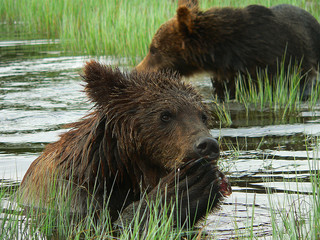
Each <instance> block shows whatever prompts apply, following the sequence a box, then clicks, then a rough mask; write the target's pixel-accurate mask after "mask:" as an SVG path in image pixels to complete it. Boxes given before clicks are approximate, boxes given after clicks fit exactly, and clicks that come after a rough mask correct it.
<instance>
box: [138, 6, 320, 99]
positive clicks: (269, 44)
mask: <svg viewBox="0 0 320 240" xmlns="http://www.w3.org/2000/svg"><path fill="white" fill-rule="evenodd" d="M283 59H284V66H286V67H288V66H289V64H290V61H291V62H292V65H293V64H294V63H298V64H300V63H301V74H307V76H305V77H304V78H303V79H302V81H301V83H302V84H301V88H302V89H301V90H304V91H303V92H304V96H305V97H308V95H310V91H311V87H312V84H313V83H314V81H315V79H317V70H318V64H319V61H320V25H319V23H318V22H317V20H316V19H315V18H314V17H313V16H312V15H311V14H309V13H308V12H306V11H305V10H303V9H300V8H298V7H295V6H291V5H286V4H283V5H278V6H275V7H271V8H266V7H263V6H258V5H250V6H247V7H245V8H230V7H225V8H211V9H209V10H207V11H199V8H198V1H197V0H192V1H191V0H184V1H179V7H178V9H177V14H176V16H175V17H173V18H172V19H171V20H169V21H168V22H166V23H164V24H163V25H162V26H161V27H160V28H159V29H158V31H157V33H156V34H155V36H154V37H153V39H152V42H151V44H150V48H149V52H148V54H147V56H146V57H145V58H144V59H143V60H142V62H141V63H140V64H139V65H138V66H137V67H136V69H137V71H159V70H163V69H171V70H176V71H178V72H179V73H180V74H181V75H184V76H189V75H192V74H194V73H197V72H209V73H211V74H212V75H213V77H212V83H213V87H214V90H215V92H216V94H217V95H218V96H219V97H220V98H224V91H225V89H227V91H229V94H230V96H231V97H234V96H235V79H236V78H237V77H238V76H239V74H240V75H243V76H247V74H248V73H249V74H250V75H251V77H252V79H256V78H257V74H258V73H257V71H258V72H259V69H260V70H261V69H265V68H267V70H268V74H269V77H270V78H271V79H272V80H273V81H275V80H276V79H275V78H276V77H275V76H276V75H277V71H278V67H279V63H280V62H281V61H283ZM305 84H306V86H305V88H304V85H305Z"/></svg>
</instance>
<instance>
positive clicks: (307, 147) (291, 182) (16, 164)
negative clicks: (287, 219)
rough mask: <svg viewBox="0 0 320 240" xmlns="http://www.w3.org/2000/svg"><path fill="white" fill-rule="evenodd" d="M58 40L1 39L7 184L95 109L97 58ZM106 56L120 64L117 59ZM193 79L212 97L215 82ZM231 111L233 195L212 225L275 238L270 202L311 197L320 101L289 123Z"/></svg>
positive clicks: (1, 127) (225, 161)
mask: <svg viewBox="0 0 320 240" xmlns="http://www.w3.org/2000/svg"><path fill="white" fill-rule="evenodd" d="M58 44H59V42H58V41H51V42H48V41H46V40H27V41H24V40H19V41H0V179H2V180H3V184H9V185H10V184H14V183H16V182H19V181H20V180H21V179H22V177H23V175H24V173H25V172H26V170H27V169H28V167H29V165H30V164H31V162H32V161H33V160H34V159H35V158H36V157H37V156H38V155H39V154H40V152H41V151H42V149H43V148H44V146H45V145H46V144H47V143H50V142H53V141H56V140H57V139H58V135H59V134H60V133H62V132H64V131H66V129H63V128H62V126H63V125H64V124H66V123H70V122H73V121H76V120H78V119H79V118H80V117H82V116H84V115H85V114H86V113H88V112H89V110H90V107H91V104H90V103H89V102H88V101H87V99H86V97H85V94H84V93H83V92H82V89H83V88H82V86H81V80H80V77H79V75H78V73H79V71H80V70H81V67H82V66H83V63H84V62H85V61H86V60H87V59H89V57H88V56H76V57H75V56H66V55H62V54H61V52H59V50H58ZM102 61H104V62H105V63H107V64H113V62H112V60H111V58H110V59H109V58H107V57H106V58H104V59H103V60H102ZM190 81H192V83H193V84H194V85H195V86H196V87H198V88H199V89H200V91H202V92H203V93H204V95H205V96H206V100H208V101H209V100H210V98H209V96H210V95H209V94H208V92H210V80H209V79H208V78H206V77H201V78H196V79H192V80H190ZM230 109H231V110H230V111H231V117H232V122H233V123H232V125H231V126H230V127H228V128H219V127H217V128H214V129H212V130H211V132H212V135H213V136H215V137H220V138H221V144H222V148H223V150H224V151H223V153H222V160H221V162H222V165H224V166H225V168H226V169H228V171H229V174H230V179H231V181H232V185H233V194H232V196H231V197H230V198H228V199H227V200H226V203H225V204H223V205H222V209H221V211H219V212H217V213H215V214H212V215H211V216H209V217H208V220H207V223H206V224H207V229H208V230H215V231H216V233H215V234H216V236H217V238H219V239H224V238H225V239H228V238H230V237H232V236H233V235H234V234H235V235H237V236H239V233H240V236H241V234H242V233H243V235H244V236H246V234H247V232H248V231H247V229H248V228H249V229H250V228H251V229H252V231H251V232H252V234H254V235H255V236H256V237H262V238H268V237H270V238H272V237H271V236H272V225H271V211H270V207H272V206H273V207H274V206H277V209H279V210H280V209H289V208H290V207H291V206H292V204H300V203H308V202H310V197H309V195H308V193H310V192H312V187H311V183H310V170H315V171H316V172H317V173H318V170H319V169H320V167H319V164H318V160H319V151H320V146H319V139H320V138H318V137H319V136H320V110H319V109H320V104H319V106H317V107H316V108H315V109H314V110H313V111H309V110H307V108H302V110H301V111H300V112H299V113H297V115H296V116H293V117H288V118H286V120H282V119H281V117H279V116H277V114H275V113H273V112H268V111H265V112H262V111H251V112H250V113H249V115H247V114H246V113H245V111H244V109H243V108H242V107H241V106H237V105H236V104H235V105H234V106H233V105H230ZM268 193H271V194H268ZM306 206H308V204H306ZM307 211H308V207H306V212H307ZM275 218H277V216H275ZM249 232H250V231H249Z"/></svg>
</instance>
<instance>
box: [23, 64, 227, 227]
mask: <svg viewBox="0 0 320 240" xmlns="http://www.w3.org/2000/svg"><path fill="white" fill-rule="evenodd" d="M83 79H84V81H85V82H86V86H85V91H86V93H87V95H88V96H89V98H90V99H91V100H92V101H93V102H94V103H95V110H94V111H93V112H92V113H91V114H89V115H88V116H87V117H86V118H84V119H83V120H81V121H80V122H77V123H74V124H72V125H71V127H72V129H71V130H69V131H68V132H66V133H64V134H63V135H61V138H60V140H59V141H57V142H55V143H52V144H49V145H48V146H47V147H46V149H45V150H44V152H43V153H42V155H41V156H39V157H38V158H37V159H36V160H35V161H34V162H33V163H32V164H31V166H30V168H29V169H28V171H27V173H26V174H25V177H24V179H23V181H22V183H21V188H20V192H21V194H22V198H23V200H24V203H25V204H31V203H32V204H33V205H36V206H38V205H39V206H40V207H46V206H48V205H50V201H52V200H54V199H51V197H50V196H49V195H50V194H49V193H50V190H49V189H50V186H51V185H52V183H53V182H56V183H57V184H56V186H57V187H58V188H59V189H64V191H67V192H68V193H70V194H71V196H72V204H71V205H72V209H73V211H75V212H80V213H83V214H86V211H87V203H88V198H89V200H90V199H91V200H90V202H93V207H94V208H95V210H96V211H97V212H99V211H100V210H101V209H102V208H103V207H104V206H105V205H106V202H107V201H108V208H109V212H110V216H111V219H112V221H115V220H116V219H117V218H118V217H119V213H120V212H121V211H122V210H123V209H125V211H124V214H122V215H121V221H130V220H131V219H132V211H133V209H134V206H135V205H136V204H138V203H139V202H140V201H139V200H140V198H141V196H142V194H143V193H145V192H146V193H148V196H149V197H150V198H153V197H155V196H156V194H157V191H158V190H159V191H160V192H163V190H164V189H167V188H168V194H169V195H168V201H169V202H170V201H171V198H174V192H175V191H174V190H175V188H174V183H175V181H176V179H177V176H176V170H177V168H181V171H180V173H181V175H180V185H181V186H180V190H179V191H180V194H181V196H184V197H183V198H184V199H185V201H184V203H183V205H181V208H182V209H184V208H185V209H187V205H186V204H187V201H186V200H187V199H188V202H190V203H193V202H194V205H195V203H197V202H199V201H200V202H201V201H202V202H203V203H202V205H201V206H199V209H198V210H196V209H194V210H192V211H193V212H189V214H187V215H185V216H184V218H185V221H186V220H187V218H192V219H195V220H199V219H200V218H201V217H203V216H204V214H205V211H204V210H205V209H206V207H207V204H208V201H209V203H210V202H211V203H212V209H213V208H214V207H216V206H217V205H218V203H219V200H220V199H221V198H222V196H223V195H226V194H225V193H229V192H230V187H229V185H228V184H227V185H226V180H225V179H224V177H223V174H222V173H221V172H220V171H219V170H218V169H217V167H216V165H215V164H216V161H217V158H218V157H219V146H218V143H217V142H216V141H215V140H214V139H213V138H212V137H211V135H210V133H209V130H208V128H207V125H206V124H207V122H206V119H207V109H206V107H205V106H204V105H203V104H202V101H201V96H200V95H199V94H198V93H197V92H196V91H195V90H194V89H193V88H192V87H191V86H190V85H186V84H184V83H182V82H181V81H180V79H179V77H178V76H177V75H176V74H169V73H150V74H148V73H140V74H139V73H136V72H133V73H121V72H120V71H119V69H112V68H111V67H107V66H103V65H101V64H100V63H98V62H95V61H91V62H88V63H87V64H86V66H85V68H84V73H83ZM198 158H200V160H198V161H194V160H196V159H198ZM187 176H188V179H189V183H188V181H187ZM201 176H203V177H201ZM178 177H179V176H178ZM193 178H194V179H195V180H194V181H191V180H192V179H193ZM161 179H162V180H161ZM160 182H161V185H159V183H160ZM188 184H189V185H188ZM189 186H190V192H191V193H194V194H193V195H192V197H193V199H190V200H189V196H187V195H186V192H187V190H186V187H189ZM191 186H194V187H193V188H192V189H194V190H191ZM226 186H227V188H226ZM206 189H207V194H200V193H199V191H200V192H202V191H206ZM209 189H213V191H212V192H211V191H209ZM170 194H171V195H170ZM205 202H207V203H206V204H205ZM144 208H146V206H144ZM183 211H184V210H183ZM188 211H190V210H188ZM130 212H131V214H130ZM185 213H186V212H185V211H184V214H185ZM182 222H183V221H182Z"/></svg>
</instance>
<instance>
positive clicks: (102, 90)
mask: <svg viewBox="0 0 320 240" xmlns="http://www.w3.org/2000/svg"><path fill="white" fill-rule="evenodd" d="M81 76H82V78H83V80H84V81H85V82H86V85H85V92H86V94H87V95H88V97H89V98H90V99H91V100H92V101H93V102H95V103H96V106H102V107H103V106H106V105H107V103H108V102H109V99H110V95H111V94H112V93H114V92H115V91H116V90H119V89H121V88H124V87H125V84H124V82H125V81H124V80H125V76H124V75H123V74H122V73H121V71H120V70H119V69H118V68H115V69H112V67H110V66H106V65H103V64H101V63H99V62H97V61H94V60H91V61H89V62H87V63H86V64H85V66H84V68H83V74H81Z"/></svg>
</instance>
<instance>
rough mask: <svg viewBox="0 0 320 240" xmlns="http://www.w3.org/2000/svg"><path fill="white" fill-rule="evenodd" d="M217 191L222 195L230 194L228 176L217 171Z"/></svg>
mask: <svg viewBox="0 0 320 240" xmlns="http://www.w3.org/2000/svg"><path fill="white" fill-rule="evenodd" d="M219 192H220V193H221V195H222V196H224V197H228V196H230V195H231V194H232V189H231V184H230V183H229V180H228V178H227V177H226V176H225V175H224V174H223V173H222V172H220V171H219Z"/></svg>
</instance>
